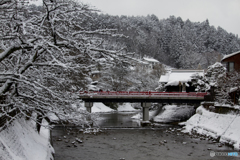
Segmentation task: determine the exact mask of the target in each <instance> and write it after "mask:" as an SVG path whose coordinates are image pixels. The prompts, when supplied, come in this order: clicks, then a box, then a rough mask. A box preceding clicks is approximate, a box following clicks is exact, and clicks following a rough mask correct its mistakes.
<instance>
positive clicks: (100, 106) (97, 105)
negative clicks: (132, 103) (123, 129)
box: [92, 103, 114, 113]
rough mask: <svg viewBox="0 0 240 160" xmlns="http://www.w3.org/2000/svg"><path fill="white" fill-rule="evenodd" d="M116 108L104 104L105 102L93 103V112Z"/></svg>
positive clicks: (109, 110) (111, 110)
mask: <svg viewBox="0 0 240 160" xmlns="http://www.w3.org/2000/svg"><path fill="white" fill-rule="evenodd" d="M113 111H114V109H111V108H110V107H108V106H106V105H104V104H103V103H93V107H92V112H93V113H95V112H113Z"/></svg>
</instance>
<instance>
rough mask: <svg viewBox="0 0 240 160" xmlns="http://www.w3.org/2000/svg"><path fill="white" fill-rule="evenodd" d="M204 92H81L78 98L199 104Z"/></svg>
mask: <svg viewBox="0 0 240 160" xmlns="http://www.w3.org/2000/svg"><path fill="white" fill-rule="evenodd" d="M207 95H208V93H206V92H200V93H197V92H190V93H186V92H125V91H120V92H111V91H109V92H108V91H104V92H103V91H102V92H101V91H100V92H86V91H85V92H81V93H80V95H79V98H80V99H82V100H83V101H85V102H158V103H200V102H202V101H205V97H206V96H207Z"/></svg>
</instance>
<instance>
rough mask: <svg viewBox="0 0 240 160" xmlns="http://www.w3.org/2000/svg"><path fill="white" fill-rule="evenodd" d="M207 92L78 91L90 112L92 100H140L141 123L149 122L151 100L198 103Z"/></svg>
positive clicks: (204, 98) (205, 98)
mask: <svg viewBox="0 0 240 160" xmlns="http://www.w3.org/2000/svg"><path fill="white" fill-rule="evenodd" d="M209 96H211V95H209V94H208V93H206V92H204V93H201V92H200V93H198V92H190V93H186V92H150V91H149V92H125V91H120V92H112V91H109V92H108V91H99V92H87V91H85V92H80V95H79V98H80V99H82V100H83V101H85V107H86V108H87V111H89V112H91V108H92V106H93V102H141V106H142V108H143V109H142V112H143V121H142V124H149V107H150V106H151V102H158V103H190V104H200V103H201V102H202V101H207V100H208V99H209Z"/></svg>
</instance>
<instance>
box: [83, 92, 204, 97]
mask: <svg viewBox="0 0 240 160" xmlns="http://www.w3.org/2000/svg"><path fill="white" fill-rule="evenodd" d="M80 95H83V96H84V95H85V96H89V95H94V96H106V95H108V96H116V95H123V96H159V97H165V96H171V97H172V96H174V97H204V96H206V95H208V93H207V92H189V93H187V92H151V91H148V92H134V91H130V92H127V91H92V92H88V91H84V92H80Z"/></svg>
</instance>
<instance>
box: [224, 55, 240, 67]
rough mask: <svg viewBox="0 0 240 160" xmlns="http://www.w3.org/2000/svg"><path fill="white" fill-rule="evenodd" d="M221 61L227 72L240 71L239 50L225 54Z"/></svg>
mask: <svg viewBox="0 0 240 160" xmlns="http://www.w3.org/2000/svg"><path fill="white" fill-rule="evenodd" d="M222 63H223V64H225V65H226V68H227V72H233V71H238V72H239V71H240V51H238V52H234V53H232V54H229V55H225V56H224V57H223V59H222Z"/></svg>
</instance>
